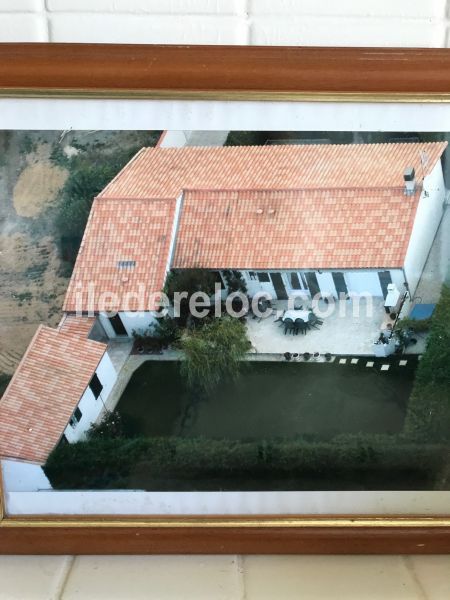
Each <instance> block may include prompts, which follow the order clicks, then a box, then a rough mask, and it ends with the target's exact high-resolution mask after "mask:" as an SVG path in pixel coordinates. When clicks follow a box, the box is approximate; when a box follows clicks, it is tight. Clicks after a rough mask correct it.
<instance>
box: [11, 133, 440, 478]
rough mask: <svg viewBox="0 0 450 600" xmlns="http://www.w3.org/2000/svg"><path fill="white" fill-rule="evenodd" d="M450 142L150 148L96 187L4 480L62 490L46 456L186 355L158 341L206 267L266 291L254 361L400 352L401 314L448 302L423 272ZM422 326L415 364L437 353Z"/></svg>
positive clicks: (15, 382) (26, 377)
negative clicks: (166, 303) (427, 284)
mask: <svg viewBox="0 0 450 600" xmlns="http://www.w3.org/2000/svg"><path fill="white" fill-rule="evenodd" d="M446 146H447V142H442V141H437V142H426V143H425V142H423V143H422V142H420V143H419V142H416V143H382V144H310V145H308V144H304V145H267V146H224V147H200V146H198V147H195V146H189V147H179V148H165V147H159V146H157V147H154V148H142V150H140V151H139V152H138V153H137V154H136V155H135V156H134V157H133V158H132V159H131V160H130V162H129V163H128V164H126V166H125V167H124V168H123V169H122V170H121V171H120V172H119V173H117V175H116V176H115V177H114V178H113V179H112V180H111V181H110V183H108V185H106V187H105V188H104V189H103V190H102V191H101V192H100V193H99V194H98V195H97V197H96V198H95V199H94V201H93V204H92V208H91V212H90V215H89V218H88V222H87V226H86V229H85V232H84V237H83V239H82V242H81V246H80V249H79V252H78V256H77V259H76V263H75V266H74V269H73V273H72V276H71V279H70V283H69V286H68V289H67V294H66V297H65V301H64V305H63V314H62V315H61V321H60V323H59V325H58V326H57V327H56V328H51V327H48V326H46V325H41V326H39V328H38V330H37V331H36V333H35V335H34V337H33V339H32V341H31V342H30V345H29V347H28V349H27V351H26V352H25V354H24V356H23V358H22V360H21V362H20V364H19V366H18V367H17V369H16V371H15V374H14V376H13V377H12V380H11V381H10V383H9V385H8V387H7V389H6V391H5V393H4V395H3V397H2V398H1V399H0V457H1V459H2V464H3V471H4V477H5V478H6V479H7V478H8V477H9V476H10V477H11V478H12V479H14V478H15V481H16V483H15V485H16V486H18V488H17V489H19V488H20V483H17V482H20V481H23V482H24V483H23V486H24V489H29V487H28V488H27V486H31V489H42V488H46V487H47V488H48V487H50V483H49V482H48V480H47V479H46V477H45V475H44V473H43V472H42V470H41V469H40V467H41V466H42V465H45V463H46V461H47V459H48V457H49V455H50V454H51V453H52V451H53V450H54V449H55V448H56V447H57V446H58V445H61V444H62V445H65V444H71V443H73V442H77V441H79V440H83V439H84V438H85V436H86V434H87V432H88V431H89V430H90V428H91V426H92V424H94V423H98V422H100V421H101V419H102V418H103V417H104V415H105V413H106V412H112V411H114V409H115V408H116V406H117V404H118V403H119V401H120V398H121V395H122V394H123V391H124V389H125V387H126V385H127V383H128V382H129V380H130V378H131V376H132V374H133V371H134V370H135V369H136V368H137V367H138V366H140V365H142V364H143V363H144V362H145V361H154V360H155V358H156V359H157V360H158V361H163V360H164V358H167V360H172V361H173V360H174V357H175V358H177V357H178V358H179V355H180V352H181V351H180V350H179V349H177V348H176V347H174V348H171V347H170V344H169V347H164V348H162V349H161V350H160V351H158V352H152V351H151V350H148V348H146V347H145V344H146V343H148V339H147V338H148V337H151V335H149V334H148V332H151V331H152V328H154V327H157V324H158V322H159V321H160V320H161V316H160V310H161V307H160V305H159V304H158V294H159V293H161V292H162V291H163V290H166V291H167V285H168V281H169V279H170V277H172V276H174V274H175V275H177V274H180V273H183V272H188V271H192V272H194V271H195V272H196V273H198V272H199V271H204V272H207V273H209V274H210V275H211V276H212V277H213V279H214V282H215V283H216V284H218V287H217V286H216V290H217V289H218V290H219V292H217V291H216V295H214V294H213V293H212V294H211V295H210V296H211V298H212V300H214V299H216V298H217V293H218V295H219V299H220V302H222V301H225V298H226V296H227V294H228V293H229V292H233V291H236V290H240V291H243V292H244V294H245V296H246V297H247V298H248V299H249V302H250V304H251V300H252V298H254V297H255V296H257V295H260V296H261V298H262V300H261V301H259V302H258V306H260V303H261V302H262V303H263V304H264V303H266V304H265V306H266V307H270V309H271V312H270V315H269V316H266V315H263V316H262V317H261V316H260V315H258V314H255V311H254V310H252V308H251V306H250V307H247V309H246V310H244V312H243V313H242V314H240V315H239V316H240V322H241V323H243V324H244V325H245V329H246V335H247V337H248V342H249V354H248V356H249V357H250V359H251V360H252V361H258V360H266V361H291V360H292V358H293V357H295V359H297V360H305V361H307V360H310V357H314V358H316V359H317V361H319V362H322V363H324V366H325V363H327V362H330V363H333V364H334V365H336V364H338V363H339V362H340V361H341V362H343V364H344V363H345V362H346V361H348V363H349V364H350V361H353V362H354V363H355V364H356V363H357V362H358V361H365V363H367V364H371V365H373V364H374V362H373V361H375V360H377V359H379V358H380V357H382V358H385V357H392V356H396V351H397V358H398V345H399V338H398V337H396V336H395V332H396V329H397V327H398V326H399V325H400V324H401V322H402V320H404V319H407V320H410V319H411V318H414V317H415V316H418V318H419V317H420V316H421V315H425V316H426V317H427V318H428V317H429V316H430V314H431V312H430V311H432V310H433V307H434V305H435V304H436V303H437V302H438V300H439V293H440V288H436V289H433V290H431V291H430V293H429V294H428V295H427V294H424V292H423V289H422V288H421V285H422V284H421V279H422V275H423V272H424V268H425V265H426V263H427V260H428V259H429V256H430V250H431V249H432V245H433V242H434V240H435V237H436V233H437V231H438V228H439V226H440V224H441V222H442V218H443V213H444V208H445V203H446V198H447V190H446V187H445V183H444V176H443V166H442V164H443V163H442V160H443V156H444V153H445V150H446ZM208 295H209V293H208ZM313 299H314V301H315V304H313ZM369 304H370V306H369ZM240 307H242V304H241V305H240ZM355 307H357V308H358V310H357V311H355V310H354V309H355ZM430 307H431V308H430ZM369 308H370V310H369ZM168 315H169V318H171V317H173V312H171V309H170V307H169V311H168ZM242 315H243V316H242ZM140 336H141V337H140ZM144 337H145V343H144V342H143V341H141V342H139V340H142V339H144ZM417 337H418V338H419V339H414V340H413V343H411V344H410V345H407V344H405V345H404V347H402V348H401V357H400V358H401V359H403V360H404V362H405V363H406V361H407V359H408V357H414V356H415V355H418V354H421V353H422V352H423V351H424V348H425V344H426V336H423V339H422V338H420V336H416V338H417ZM403 340H404V338H403ZM303 357H304V358H303ZM130 360H134V361H135V362H134V363H133V364H134V367H133V368H131V367H130V364H131V363H130ZM397 362H398V360H397ZM365 363H364V364H365ZM360 364H362V363H361V362H360ZM329 366H330V368H331V365H329ZM198 433H199V434H200V433H201V431H199V432H198ZM5 474H6V475H5Z"/></svg>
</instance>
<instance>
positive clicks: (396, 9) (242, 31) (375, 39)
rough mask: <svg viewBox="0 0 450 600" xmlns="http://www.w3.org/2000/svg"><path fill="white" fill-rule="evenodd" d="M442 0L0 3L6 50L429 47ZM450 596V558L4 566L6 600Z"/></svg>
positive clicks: (0, 592)
mask: <svg viewBox="0 0 450 600" xmlns="http://www.w3.org/2000/svg"><path fill="white" fill-rule="evenodd" d="M449 17H450V13H449V12H448V10H447V2H446V1H445V0H426V1H425V0H422V1H420V0H416V1H411V0H365V1H363V2H361V0H340V1H339V2H336V0H276V1H274V0H171V1H169V0H0V41H2V42H6V41H80V42H86V41H95V42H100V41H104V42H130V43H132V42H134V43H136V42H144V43H155V42H160V43H170V42H172V43H191V44H195V43H197V44H198V43H208V42H209V43H217V44H221V43H222V44H224V43H231V44H247V43H252V44H280V45H286V44H310V45H321V44H322V45H356V44H361V45H364V46H387V45H392V46H405V47H407V46H422V47H427V46H432V47H441V46H444V45H447V46H448V45H450V44H449V41H450V40H449V36H448V28H449V24H450V21H449ZM57 598H63V599H69V598H70V599H76V598H80V599H83V600H88V599H90V598H92V599H96V600H98V599H102V598H107V599H108V600H115V599H119V598H120V599H124V600H125V599H126V600H129V599H131V598H148V599H159V600H166V599H176V600H180V599H184V598H190V599H193V600H201V599H202V598H208V600H215V599H222V598H223V599H225V598H226V599H230V600H240V599H244V598H245V599H246V600H256V599H258V600H264V599H265V598H270V599H271V600H272V599H277V600H288V599H290V598H296V599H297V598H302V599H303V598H305V599H307V600H309V599H321V600H328V599H330V600H353V599H355V600H366V599H371V598H377V599H383V600H402V599H411V600H412V599H418V600H419V599H420V600H424V599H428V600H448V599H449V598H450V557H448V556H421V557H418V556H417V557H400V556H397V557H395V556H373V557H368V556H360V557H355V556H352V557H351V556H338V557H332V556H324V557H314V556H295V557H292V556H283V557H271V556H248V557H236V556H231V557H230V556H223V557H222V556H217V557H216V556H198V557H187V556H170V557H109V556H105V557H80V558H75V559H73V558H71V557H47V556H41V557H30V556H27V557H1V558H0V600H11V599H18V600H19V599H20V600H37V599H45V600H53V599H57Z"/></svg>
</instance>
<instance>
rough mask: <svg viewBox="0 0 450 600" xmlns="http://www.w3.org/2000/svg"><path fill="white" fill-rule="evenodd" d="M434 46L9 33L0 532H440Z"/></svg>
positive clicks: (124, 543)
mask: <svg viewBox="0 0 450 600" xmlns="http://www.w3.org/2000/svg"><path fill="white" fill-rule="evenodd" d="M449 73H450V53H449V52H448V51H447V50H426V49H423V50H415V49H410V50H407V49H357V48H353V49H346V48H287V47H285V48H276V47H219V46H215V47H201V46H197V47H189V46H185V47H183V46H114V45H111V46H109V45H72V44H51V45H46V44H2V45H0V317H1V321H0V464H1V469H0V477H1V479H0V482H1V486H0V490H1V491H0V552H1V553H11V554H22V553H23V554H32V553H42V554H58V553H62V554H114V553H117V554H127V553H129V554H139V553H158V554H162V553H180V554H181V553H230V554H231V553H244V554H247V553H258V554H263V553H271V554H274V553H282V554H287V553H308V554H312V553H345V554H349V553H395V554H397V553H404V554H414V553H446V552H449V550H450V200H449V189H450V150H449V149H448V142H449V140H450V75H449Z"/></svg>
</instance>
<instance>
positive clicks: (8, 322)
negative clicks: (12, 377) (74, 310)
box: [0, 233, 67, 374]
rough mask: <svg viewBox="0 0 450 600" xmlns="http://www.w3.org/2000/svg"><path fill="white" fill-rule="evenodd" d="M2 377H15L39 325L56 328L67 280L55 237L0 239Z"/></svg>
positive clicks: (0, 356) (17, 235) (18, 236)
mask: <svg viewBox="0 0 450 600" xmlns="http://www.w3.org/2000/svg"><path fill="white" fill-rule="evenodd" d="M0 265H1V266H0V280H1V282H2V286H1V287H0V324H1V325H0V327H1V336H0V373H7V374H12V373H13V372H14V370H15V368H16V366H17V364H18V362H19V360H20V358H21V356H22V354H23V353H24V352H25V350H26V347H27V345H28V343H29V341H30V338H31V337H32V335H33V334H34V332H35V330H36V328H37V326H38V324H39V323H42V322H44V323H47V324H49V325H53V326H54V325H56V324H57V323H58V322H59V320H60V318H61V312H60V311H61V306H62V302H63V299H64V294H65V290H66V287H67V279H65V278H63V277H60V276H59V275H58V272H59V267H60V261H59V258H58V254H57V251H56V246H55V242H54V240H53V238H52V237H51V236H46V237H44V238H42V239H41V240H39V241H37V240H35V239H33V238H32V237H31V236H29V235H27V234H25V233H14V234H11V235H2V236H0Z"/></svg>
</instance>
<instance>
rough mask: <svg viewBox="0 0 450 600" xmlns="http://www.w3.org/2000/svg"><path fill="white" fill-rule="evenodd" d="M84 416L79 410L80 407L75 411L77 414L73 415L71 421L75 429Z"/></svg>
mask: <svg viewBox="0 0 450 600" xmlns="http://www.w3.org/2000/svg"><path fill="white" fill-rule="evenodd" d="M82 416H83V413H82V412H81V410H80V409H79V408H78V406H77V407H76V409H75V412H74V413H73V415H72V417H71V419H70V424H71V426H72V427H73V428H74V429H75V427H76V426H77V425H78V423H79V422H80V421H81V417H82Z"/></svg>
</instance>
